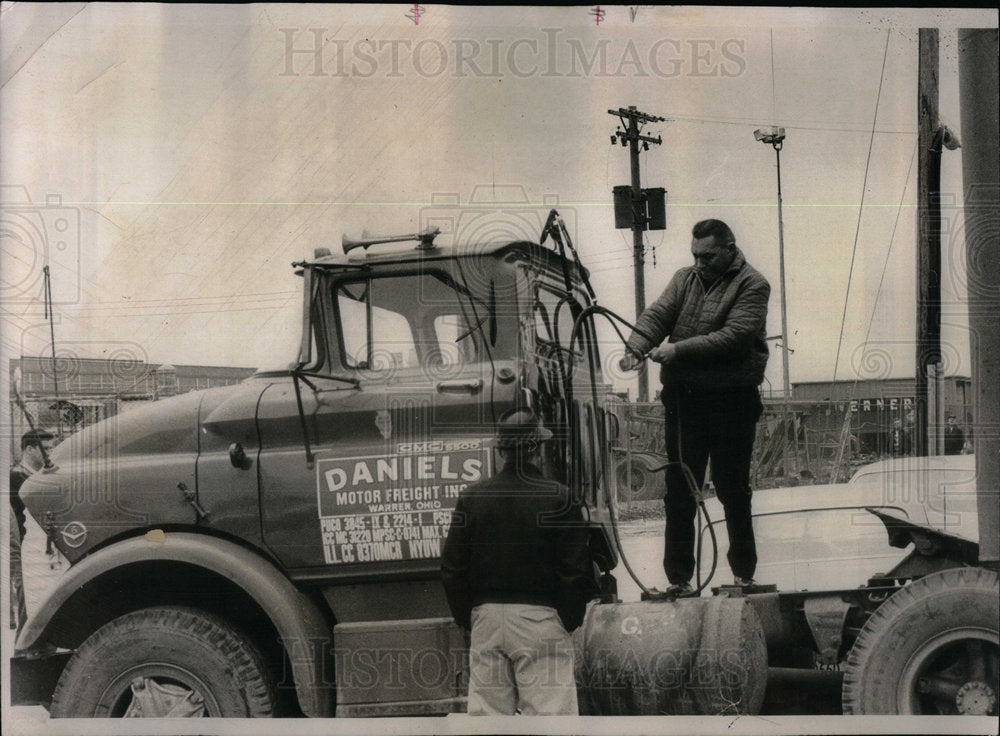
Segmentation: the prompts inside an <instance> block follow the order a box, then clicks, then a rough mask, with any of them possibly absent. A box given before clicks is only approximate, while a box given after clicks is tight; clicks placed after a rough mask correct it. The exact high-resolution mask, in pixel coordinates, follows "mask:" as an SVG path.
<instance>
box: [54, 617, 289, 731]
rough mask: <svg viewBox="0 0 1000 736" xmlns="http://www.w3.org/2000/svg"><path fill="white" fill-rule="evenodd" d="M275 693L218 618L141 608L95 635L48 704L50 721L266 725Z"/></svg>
mask: <svg viewBox="0 0 1000 736" xmlns="http://www.w3.org/2000/svg"><path fill="white" fill-rule="evenodd" d="M274 704H275V688H274V685H273V683H272V681H271V678H270V677H269V675H268V670H267V666H266V664H265V662H264V659H263V658H262V657H261V656H260V653H259V652H258V651H257V649H256V647H254V646H253V644H251V643H250V642H249V641H248V640H247V639H246V638H245V637H244V636H243V635H242V634H240V633H238V632H237V631H235V630H234V629H233V628H232V627H230V626H229V625H228V624H227V623H225V622H224V621H223V620H222V619H220V618H218V617H217V616H214V615H211V614H208V613H204V612H202V611H197V610H194V609H189V608H179V607H163V608H146V609H141V610H138V611H133V612H132V613H128V614H125V615H124V616H121V617H119V618H116V619H114V620H113V621H111V622H110V623H108V624H106V625H104V626H103V627H102V628H100V629H98V630H97V632H96V633H94V634H93V635H91V637H90V638H88V639H87V640H86V641H85V642H84V643H83V645H82V646H81V647H80V649H79V650H78V651H77V652H76V654H74V655H73V657H72V658H71V659H70V661H69V663H68V664H67V665H66V669H65V670H64V671H63V673H62V676H61V677H60V678H59V682H58V684H57V685H56V689H55V693H54V694H53V696H52V707H51V713H52V717H54V718H106V717H110V718H118V717H126V716H146V717H169V716H174V715H185V716H212V717H221V718H250V717H267V716H271V715H272V713H273V709H274Z"/></svg>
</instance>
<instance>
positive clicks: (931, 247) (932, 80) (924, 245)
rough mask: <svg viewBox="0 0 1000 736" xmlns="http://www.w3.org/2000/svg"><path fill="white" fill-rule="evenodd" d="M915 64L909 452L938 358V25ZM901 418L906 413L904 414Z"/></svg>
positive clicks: (924, 421)
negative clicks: (913, 325)
mask: <svg viewBox="0 0 1000 736" xmlns="http://www.w3.org/2000/svg"><path fill="white" fill-rule="evenodd" d="M919 56H920V58H919V64H918V82H917V85H918V100H917V119H918V133H917V135H918V140H917V146H918V149H919V153H918V162H917V163H918V175H917V187H918V194H917V335H916V371H915V373H916V396H915V397H914V398H915V406H914V410H915V414H916V416H915V420H916V421H915V426H914V427H913V428H912V429H913V438H912V439H913V452H914V454H915V455H927V454H928V451H929V449H930V448H931V446H932V445H931V443H929V442H928V437H929V433H930V432H931V431H932V430H933V429H934V428H933V427H932V426H931V423H930V422H929V421H928V419H929V418H930V417H931V416H932V415H933V412H932V411H931V407H930V402H929V401H928V385H927V384H928V366H932V365H934V364H937V363H939V362H940V361H941V192H940V189H941V182H940V179H941V150H940V144H939V145H938V150H937V152H936V153H935V152H934V151H933V150H932V149H933V148H934V140H935V136H936V134H937V130H938V126H939V124H940V123H939V120H938V29H937V28H921V29H920V35H919ZM903 419H904V422H905V420H906V417H903Z"/></svg>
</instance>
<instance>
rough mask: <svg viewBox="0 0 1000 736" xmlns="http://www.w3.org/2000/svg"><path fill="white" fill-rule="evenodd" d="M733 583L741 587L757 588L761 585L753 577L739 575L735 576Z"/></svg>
mask: <svg viewBox="0 0 1000 736" xmlns="http://www.w3.org/2000/svg"><path fill="white" fill-rule="evenodd" d="M733 585H735V586H737V587H739V588H756V587H757V586H758V585H760V583H758V582H757V581H756V580H754V579H753V578H741V577H740V576H739V575H737V576H736V577H735V578H733Z"/></svg>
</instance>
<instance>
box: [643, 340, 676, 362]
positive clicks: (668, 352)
mask: <svg viewBox="0 0 1000 736" xmlns="http://www.w3.org/2000/svg"><path fill="white" fill-rule="evenodd" d="M676 355H677V345H676V344H675V343H672V342H664V343H663V344H662V345H660V346H659V347H656V348H653V349H652V350H651V351H650V353H649V359H650V360H655V361H656V362H657V363H663V364H664V365H666V364H667V363H669V362H670V361H671V360H673V359H674V357H675V356H676Z"/></svg>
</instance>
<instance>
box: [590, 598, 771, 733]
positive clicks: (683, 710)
mask: <svg viewBox="0 0 1000 736" xmlns="http://www.w3.org/2000/svg"><path fill="white" fill-rule="evenodd" d="M573 640H574V643H575V646H576V682H577V689H578V691H579V692H578V696H579V697H578V699H579V701H580V713H581V714H586V715H743V714H750V715H752V714H756V713H758V712H759V711H760V708H761V704H762V703H763V701H764V689H765V686H766V684H767V647H766V644H765V641H764V629H763V626H762V625H761V622H760V619H759V618H758V617H757V614H756V612H755V611H754V608H753V606H752V605H751V604H750V603H749V602H748V601H747V600H746V599H745V598H736V597H734V598H727V597H724V596H717V597H712V598H683V599H678V600H676V601H642V602H639V603H600V604H595V605H592V606H591V607H590V608H589V609H588V611H587V616H586V618H585V619H584V622H583V625H582V626H581V627H580V628H579V629H577V630H576V631H575V632H574V634H573Z"/></svg>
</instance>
